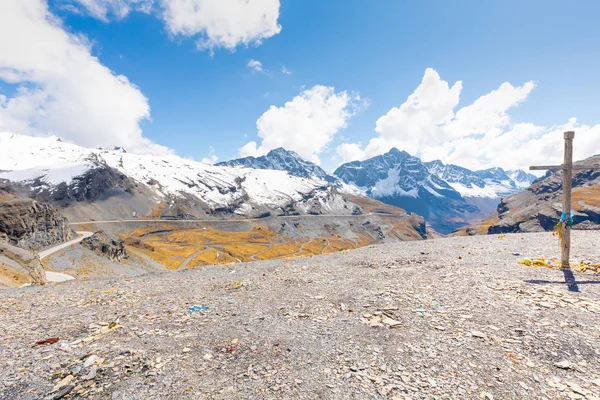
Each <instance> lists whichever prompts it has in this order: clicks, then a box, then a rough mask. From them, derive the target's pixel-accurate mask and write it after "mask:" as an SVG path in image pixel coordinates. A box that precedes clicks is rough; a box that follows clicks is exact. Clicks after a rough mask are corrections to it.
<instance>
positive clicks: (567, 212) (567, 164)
mask: <svg viewBox="0 0 600 400" xmlns="http://www.w3.org/2000/svg"><path fill="white" fill-rule="evenodd" d="M574 137H575V132H573V131H568V132H565V161H564V163H563V164H562V165H541V166H533V167H529V169H530V170H534V171H543V170H551V171H559V170H562V172H563V176H562V187H563V214H562V217H561V221H562V226H561V230H562V232H561V235H560V237H561V244H560V250H561V264H562V268H569V267H570V264H569V255H570V253H571V225H570V224H569V223H568V222H569V221H570V220H571V187H572V177H573V170H584V169H600V166H599V165H573V138H574Z"/></svg>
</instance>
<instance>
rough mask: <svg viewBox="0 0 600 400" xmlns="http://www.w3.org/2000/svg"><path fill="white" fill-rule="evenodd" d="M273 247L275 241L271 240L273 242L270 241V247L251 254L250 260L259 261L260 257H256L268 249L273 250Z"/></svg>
mask: <svg viewBox="0 0 600 400" xmlns="http://www.w3.org/2000/svg"><path fill="white" fill-rule="evenodd" d="M272 248H273V241H272V240H271V242H270V243H269V247H267V248H266V249H265V250H263V251H260V252H258V253H256V254H254V255H252V256H250V260H252V261H258V259H257V258H256V257H258V256H260V255H261V254H264V253H266V252H267V251H269V250H271V249H272Z"/></svg>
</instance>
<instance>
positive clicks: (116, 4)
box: [63, 0, 154, 22]
mask: <svg viewBox="0 0 600 400" xmlns="http://www.w3.org/2000/svg"><path fill="white" fill-rule="evenodd" d="M153 4H154V0H67V2H66V3H65V4H64V6H63V7H65V9H67V10H70V11H72V12H79V13H81V12H83V11H85V12H86V13H87V14H89V15H91V16H93V17H95V18H98V19H99V20H101V21H103V22H108V21H109V20H110V19H112V18H114V19H122V18H125V17H126V16H127V15H128V14H129V13H130V12H132V11H141V12H144V13H149V12H150V11H151V10H152V6H153Z"/></svg>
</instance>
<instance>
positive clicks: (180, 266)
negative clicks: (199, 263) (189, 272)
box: [177, 246, 212, 270]
mask: <svg viewBox="0 0 600 400" xmlns="http://www.w3.org/2000/svg"><path fill="white" fill-rule="evenodd" d="M210 249H212V247H209V246H206V247H205V248H203V249H202V250H200V251H197V252H195V253H194V254H192V255H191V256H189V257H188V258H186V259H185V260H184V261H183V262H182V263H181V265H179V267H177V269H178V270H181V269H185V267H186V266H187V265H188V264H189V263H190V261H192V260H193V259H194V258H195V257H196V256H197V255H198V254H202V253H204V252H205V251H208V250H210Z"/></svg>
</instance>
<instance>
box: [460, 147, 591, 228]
mask: <svg viewBox="0 0 600 400" xmlns="http://www.w3.org/2000/svg"><path fill="white" fill-rule="evenodd" d="M599 164H600V155H598V156H593V157H590V158H587V159H585V160H582V161H578V162H576V163H575V165H599ZM562 198H563V191H562V171H556V172H552V173H548V174H546V175H545V176H544V177H543V178H541V179H538V180H536V181H535V182H534V183H533V184H532V185H531V186H530V187H528V188H527V189H525V190H524V191H522V192H520V193H517V194H513V195H510V196H508V197H506V198H504V199H502V201H501V202H500V204H498V207H497V209H496V211H494V212H493V213H492V214H491V215H489V216H488V217H487V218H486V220H485V221H483V222H482V223H480V224H477V225H474V226H471V227H468V228H466V229H464V230H463V232H464V233H467V234H488V233H489V234H493V233H507V232H542V231H550V230H552V229H554V227H555V226H556V224H557V223H558V221H559V219H560V217H561V214H562ZM572 207H573V221H574V229H594V228H595V229H598V228H600V171H599V170H579V171H574V174H573V191H572Z"/></svg>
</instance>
